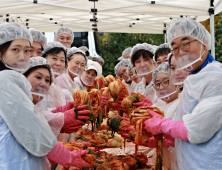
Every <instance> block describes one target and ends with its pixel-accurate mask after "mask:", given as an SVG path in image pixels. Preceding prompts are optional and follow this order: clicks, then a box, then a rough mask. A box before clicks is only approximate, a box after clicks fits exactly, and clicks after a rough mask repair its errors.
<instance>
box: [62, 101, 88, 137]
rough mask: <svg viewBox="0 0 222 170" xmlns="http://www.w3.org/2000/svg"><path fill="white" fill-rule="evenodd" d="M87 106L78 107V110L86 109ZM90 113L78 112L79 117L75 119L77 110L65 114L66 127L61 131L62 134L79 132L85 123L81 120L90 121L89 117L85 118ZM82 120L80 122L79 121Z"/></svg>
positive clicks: (73, 109)
mask: <svg viewBox="0 0 222 170" xmlns="http://www.w3.org/2000/svg"><path fill="white" fill-rule="evenodd" d="M85 108H86V105H82V106H78V108H77V110H82V109H85ZM88 113H90V111H89V110H82V111H78V117H77V119H76V117H75V108H72V109H70V110H67V111H65V112H64V125H63V127H62V129H61V131H60V132H61V133H73V132H77V131H78V129H79V128H81V127H82V126H83V125H84V124H85V122H83V121H81V120H88V119H89V117H88V116H84V115H85V114H88ZM78 119H80V120H78Z"/></svg>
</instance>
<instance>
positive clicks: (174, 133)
mask: <svg viewBox="0 0 222 170" xmlns="http://www.w3.org/2000/svg"><path fill="white" fill-rule="evenodd" d="M147 112H148V113H149V114H150V115H151V116H152V118H151V119H148V120H146V121H145V122H144V125H145V129H146V130H147V132H150V133H152V134H153V135H157V134H160V133H164V134H167V135H170V136H171V137H173V138H180V139H183V140H185V141H189V140H188V137H187V129H186V127H185V125H184V122H182V121H173V120H170V119H165V118H164V117H162V116H161V115H159V114H157V113H155V112H153V111H152V110H149V109H147Z"/></svg>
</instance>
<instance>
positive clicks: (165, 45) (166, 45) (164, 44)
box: [153, 43, 170, 62]
mask: <svg viewBox="0 0 222 170" xmlns="http://www.w3.org/2000/svg"><path fill="white" fill-rule="evenodd" d="M161 48H169V49H170V46H169V44H168V43H163V44H161V45H160V46H159V47H157V48H156V49H155V54H154V56H153V61H154V62H156V59H155V58H156V56H155V55H156V51H157V50H159V49H161Z"/></svg>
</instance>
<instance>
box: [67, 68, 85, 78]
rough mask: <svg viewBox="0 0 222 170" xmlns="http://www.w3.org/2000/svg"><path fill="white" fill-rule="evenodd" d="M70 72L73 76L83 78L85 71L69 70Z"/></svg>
mask: <svg viewBox="0 0 222 170" xmlns="http://www.w3.org/2000/svg"><path fill="white" fill-rule="evenodd" d="M68 70H69V71H70V72H71V73H72V74H73V75H76V76H81V75H82V74H83V71H82V70H81V69H79V68H75V69H74V71H71V70H70V69H69V68H68Z"/></svg>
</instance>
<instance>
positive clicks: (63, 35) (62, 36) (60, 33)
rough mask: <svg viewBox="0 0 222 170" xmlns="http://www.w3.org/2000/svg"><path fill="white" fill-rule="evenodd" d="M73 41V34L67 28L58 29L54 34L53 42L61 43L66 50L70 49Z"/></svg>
mask: <svg viewBox="0 0 222 170" xmlns="http://www.w3.org/2000/svg"><path fill="white" fill-rule="evenodd" d="M73 40H74V34H73V32H72V30H70V29H69V28H67V27H63V28H59V29H58V30H57V31H56V32H55V41H58V42H60V43H62V44H63V45H64V46H65V47H66V48H67V49H68V48H71V44H72V42H73Z"/></svg>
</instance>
